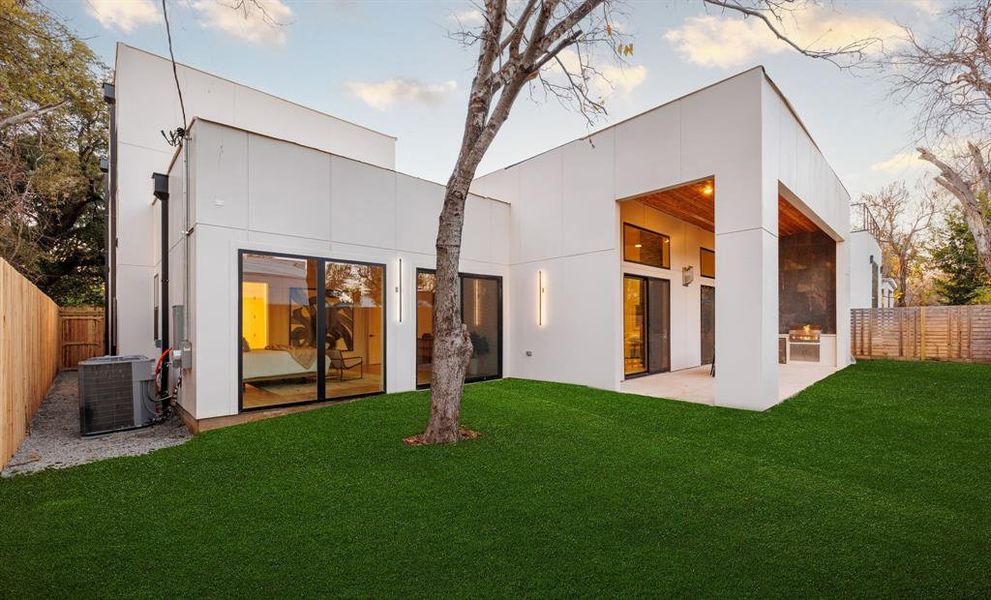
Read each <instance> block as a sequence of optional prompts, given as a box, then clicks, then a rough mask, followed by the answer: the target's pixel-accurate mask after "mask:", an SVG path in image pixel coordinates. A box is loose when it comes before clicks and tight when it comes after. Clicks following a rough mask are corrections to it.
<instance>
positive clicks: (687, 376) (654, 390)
mask: <svg viewBox="0 0 991 600" xmlns="http://www.w3.org/2000/svg"><path fill="white" fill-rule="evenodd" d="M838 370H839V369H837V368H836V367H824V366H821V365H803V364H800V363H790V364H787V365H779V368H778V400H779V401H781V400H785V399H787V398H791V397H792V396H794V395H795V394H797V393H798V392H800V391H802V390H804V389H805V388H807V387H809V386H810V385H812V384H813V383H815V382H817V381H819V380H820V379H825V378H826V377H829V376H830V375H832V374H833V373H835V372H836V371H838ZM620 391H621V392H623V393H626V394H639V395H641V396H653V397H655V398H668V399H670V400H684V401H686V402H696V403H699V404H709V405H714V404H715V398H716V379H715V378H714V377H710V376H709V366H708V365H706V366H703V367H693V368H690V369H682V370H680V371H671V372H669V373H658V374H656V375H647V376H644V377H637V378H634V379H627V380H626V381H624V382H623V383H622V384H620Z"/></svg>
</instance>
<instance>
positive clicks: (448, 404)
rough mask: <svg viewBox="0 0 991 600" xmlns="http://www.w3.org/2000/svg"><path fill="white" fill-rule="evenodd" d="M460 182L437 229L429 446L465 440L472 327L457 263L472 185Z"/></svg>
mask: <svg viewBox="0 0 991 600" xmlns="http://www.w3.org/2000/svg"><path fill="white" fill-rule="evenodd" d="M458 179H459V177H458V174H457V173H456V174H454V175H453V176H452V177H451V180H450V182H448V187H447V192H446V194H445V196H444V209H443V211H442V212H441V215H440V224H439V226H438V229H437V274H436V286H435V289H434V341H433V365H432V372H431V379H430V388H431V403H430V420H429V421H428V422H427V430H426V431H425V432H424V435H423V437H424V441H425V442H426V443H429V444H447V443H451V442H456V441H458V440H459V439H460V437H461V429H460V426H459V421H460V417H461V387H462V385H463V384H464V380H465V372H466V371H467V369H468V361H469V360H470V359H471V353H472V346H471V338H470V337H469V335H468V328H467V327H466V326H465V325H464V323H462V322H461V308H460V298H459V294H458V280H459V279H458V262H459V259H460V256H461V234H462V229H463V225H464V210H465V200H466V198H467V192H468V190H467V188H468V186H467V185H463V184H462V185H458V181H457V180H458Z"/></svg>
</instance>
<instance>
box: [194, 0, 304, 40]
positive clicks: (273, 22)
mask: <svg viewBox="0 0 991 600" xmlns="http://www.w3.org/2000/svg"><path fill="white" fill-rule="evenodd" d="M190 6H191V7H192V8H193V10H195V11H196V12H197V13H198V16H199V19H200V25H202V26H203V27H207V28H211V29H219V30H221V31H223V32H225V33H227V34H229V35H232V36H234V37H237V38H240V39H242V40H245V41H248V42H251V43H253V44H263V45H264V44H267V45H273V46H282V45H284V44H285V43H286V37H287V32H286V29H287V28H288V25H289V24H290V23H291V22H292V17H293V13H292V9H290V8H289V7H288V6H286V4H284V3H283V2H282V0H244V2H235V1H234V0H192V1H191V2H190Z"/></svg>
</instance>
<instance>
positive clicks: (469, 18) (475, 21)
mask: <svg viewBox="0 0 991 600" xmlns="http://www.w3.org/2000/svg"><path fill="white" fill-rule="evenodd" d="M450 18H451V20H452V21H454V22H455V23H460V24H461V25H462V26H464V27H476V26H478V25H481V24H482V23H483V22H485V17H484V16H483V15H482V11H480V10H478V9H477V8H469V9H465V10H458V11H455V12H453V13H451V17H450Z"/></svg>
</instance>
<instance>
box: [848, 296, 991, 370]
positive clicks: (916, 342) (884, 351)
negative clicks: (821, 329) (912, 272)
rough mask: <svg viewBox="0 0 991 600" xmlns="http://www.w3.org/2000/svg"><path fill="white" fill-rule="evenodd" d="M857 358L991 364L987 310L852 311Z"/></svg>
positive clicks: (990, 327) (914, 308)
mask: <svg viewBox="0 0 991 600" xmlns="http://www.w3.org/2000/svg"><path fill="white" fill-rule="evenodd" d="M850 325H851V331H850V338H851V345H852V346H853V355H854V357H856V358H893V359H902V360H948V361H954V362H983V363H991V306H988V305H975V306H909V307H904V308H855V309H853V310H851V311H850Z"/></svg>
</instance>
